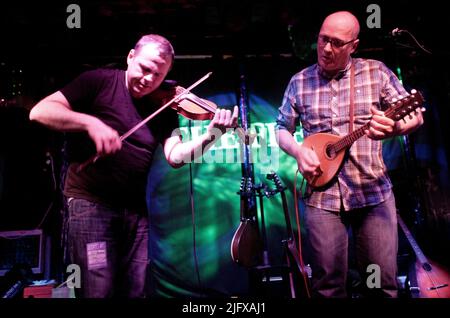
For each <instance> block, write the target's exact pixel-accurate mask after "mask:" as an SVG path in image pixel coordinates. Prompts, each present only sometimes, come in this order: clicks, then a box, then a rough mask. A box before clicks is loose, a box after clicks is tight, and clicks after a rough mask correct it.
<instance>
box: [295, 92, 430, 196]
mask: <svg viewBox="0 0 450 318" xmlns="http://www.w3.org/2000/svg"><path fill="white" fill-rule="evenodd" d="M423 101H424V100H423V97H422V95H421V94H420V93H419V92H417V91H416V90H412V91H411V95H409V96H406V97H404V98H402V99H400V100H398V101H396V102H395V103H392V104H390V105H389V108H388V109H387V110H386V111H385V113H384V114H385V116H386V117H388V118H390V119H392V120H394V121H398V120H401V119H403V118H404V117H405V116H407V115H410V114H411V113H412V112H414V111H415V110H416V109H417V108H419V107H421V106H422V104H423ZM410 116H411V115H410ZM368 128H369V122H368V123H366V124H365V125H363V126H361V127H360V128H358V129H356V130H355V131H353V132H351V133H350V134H348V135H346V136H345V137H341V136H337V135H333V134H328V133H317V134H314V135H311V136H308V137H306V138H305V140H304V141H303V146H304V147H308V148H311V149H312V150H314V152H315V153H316V155H317V157H318V158H319V161H320V167H319V169H320V174H319V175H317V176H314V177H311V178H307V179H306V181H307V182H308V184H309V185H310V186H311V187H312V188H320V187H324V186H326V185H328V184H329V183H330V181H331V180H332V179H333V178H334V177H335V176H336V175H337V174H338V172H339V170H340V168H341V167H342V164H343V162H344V157H345V154H346V152H347V150H348V149H350V147H351V145H352V144H353V143H354V142H355V141H356V140H357V139H359V138H360V137H362V136H364V131H365V130H367V129H368Z"/></svg>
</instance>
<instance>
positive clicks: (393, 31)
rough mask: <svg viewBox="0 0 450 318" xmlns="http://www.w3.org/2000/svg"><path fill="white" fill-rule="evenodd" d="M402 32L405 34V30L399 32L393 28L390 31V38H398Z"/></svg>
mask: <svg viewBox="0 0 450 318" xmlns="http://www.w3.org/2000/svg"><path fill="white" fill-rule="evenodd" d="M403 32H405V30H400V29H399V28H395V29H394V30H392V31H391V35H392V36H399V35H400V34H402V33H403Z"/></svg>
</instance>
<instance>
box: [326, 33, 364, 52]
mask: <svg viewBox="0 0 450 318" xmlns="http://www.w3.org/2000/svg"><path fill="white" fill-rule="evenodd" d="M355 40H357V39H353V40H350V41H347V42H344V41H342V40H339V39H335V38H329V37H328V36H326V35H319V44H320V45H324V46H325V45H327V43H330V44H331V46H332V47H334V48H337V49H339V48H341V47H343V46H344V45H347V44H349V43H352V42H354V41H355Z"/></svg>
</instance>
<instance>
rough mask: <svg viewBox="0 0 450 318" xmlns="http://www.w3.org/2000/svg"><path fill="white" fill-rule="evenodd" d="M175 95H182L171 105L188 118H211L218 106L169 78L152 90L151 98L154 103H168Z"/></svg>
mask: <svg viewBox="0 0 450 318" xmlns="http://www.w3.org/2000/svg"><path fill="white" fill-rule="evenodd" d="M175 96H181V97H180V98H179V99H176V98H175V100H174V101H173V102H172V103H171V104H170V105H169V107H171V108H172V109H174V110H175V111H176V112H177V113H179V114H180V115H182V116H183V117H186V118H187V119H191V120H211V119H213V117H214V114H215V112H216V110H217V108H218V107H217V105H216V104H215V103H214V102H212V101H209V100H206V99H203V98H200V97H198V96H197V95H194V94H193V93H191V92H186V89H185V88H184V87H182V86H178V85H176V84H175V82H174V81H169V80H166V81H164V82H163V83H162V84H161V86H160V87H159V88H158V89H157V90H156V91H154V92H152V93H151V94H150V96H149V99H150V100H151V101H152V102H154V103H159V104H161V102H162V104H166V103H167V102H168V101H169V100H171V99H174V97H175Z"/></svg>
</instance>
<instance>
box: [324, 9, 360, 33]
mask: <svg viewBox="0 0 450 318" xmlns="http://www.w3.org/2000/svg"><path fill="white" fill-rule="evenodd" d="M322 29H333V30H335V32H338V33H340V34H342V35H346V36H349V37H350V38H352V39H356V38H357V37H358V35H359V22H358V19H357V18H356V17H355V16H354V15H353V14H351V13H350V12H348V11H338V12H335V13H332V14H330V15H329V16H327V17H326V18H325V20H324V21H323V23H322V28H321V30H322Z"/></svg>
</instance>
